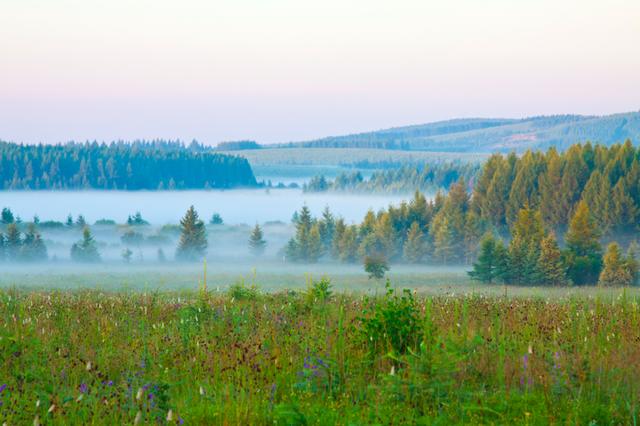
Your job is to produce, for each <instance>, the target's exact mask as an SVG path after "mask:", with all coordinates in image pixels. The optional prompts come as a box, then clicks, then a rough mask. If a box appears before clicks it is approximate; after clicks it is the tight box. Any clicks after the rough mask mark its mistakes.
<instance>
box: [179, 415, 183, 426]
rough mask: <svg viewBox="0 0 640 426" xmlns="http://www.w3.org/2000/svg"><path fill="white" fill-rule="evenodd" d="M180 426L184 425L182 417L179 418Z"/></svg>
mask: <svg viewBox="0 0 640 426" xmlns="http://www.w3.org/2000/svg"><path fill="white" fill-rule="evenodd" d="M178 424H180V425H183V424H184V419H183V418H182V417H180V416H178Z"/></svg>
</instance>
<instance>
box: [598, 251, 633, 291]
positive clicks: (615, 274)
mask: <svg viewBox="0 0 640 426" xmlns="http://www.w3.org/2000/svg"><path fill="white" fill-rule="evenodd" d="M631 284H633V275H632V272H631V271H630V270H629V268H628V264H627V263H626V262H625V259H624V258H623V256H622V253H621V250H620V246H619V245H618V244H617V243H611V244H609V245H608V246H607V252H606V253H605V255H604V267H603V269H602V272H601V273H600V277H599V279H598V285H600V286H603V287H612V286H629V285H631Z"/></svg>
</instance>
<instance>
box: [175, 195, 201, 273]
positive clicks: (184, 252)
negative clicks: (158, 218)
mask: <svg viewBox="0 0 640 426" xmlns="http://www.w3.org/2000/svg"><path fill="white" fill-rule="evenodd" d="M207 245H208V243H207V230H206V228H205V225H204V222H203V221H202V220H200V218H199V216H198V212H196V209H195V208H194V207H193V206H191V207H189V209H188V210H187V212H186V213H185V215H184V217H183V218H182V219H181V220H180V241H179V242H178V248H177V250H176V259H178V260H184V261H197V260H201V259H202V258H203V257H204V256H205V255H206V254H207Z"/></svg>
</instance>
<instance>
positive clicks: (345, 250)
mask: <svg viewBox="0 0 640 426" xmlns="http://www.w3.org/2000/svg"><path fill="white" fill-rule="evenodd" d="M337 247H338V259H339V260H340V261H341V262H343V263H355V262H356V261H357V260H358V247H359V242H358V227H357V226H356V225H350V226H347V227H346V228H345V230H344V232H343V233H342V236H341V237H340V239H339V240H338V243H337Z"/></svg>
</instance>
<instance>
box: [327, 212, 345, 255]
mask: <svg viewBox="0 0 640 426" xmlns="http://www.w3.org/2000/svg"><path fill="white" fill-rule="evenodd" d="M346 229H347V225H346V224H345V223H344V219H342V218H339V219H338V220H336V223H335V229H334V231H333V238H332V241H331V257H332V258H334V259H340V240H341V239H342V237H343V235H344V233H345V231H346Z"/></svg>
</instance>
